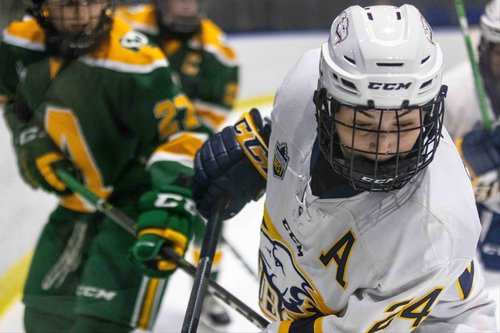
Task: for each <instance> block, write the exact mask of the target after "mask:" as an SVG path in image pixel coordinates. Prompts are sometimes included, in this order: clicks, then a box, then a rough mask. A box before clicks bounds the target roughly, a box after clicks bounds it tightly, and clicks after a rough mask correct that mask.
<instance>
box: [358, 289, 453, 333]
mask: <svg viewBox="0 0 500 333" xmlns="http://www.w3.org/2000/svg"><path fill="white" fill-rule="evenodd" d="M443 289H444V288H441V287H439V288H436V289H434V290H432V291H431V292H430V293H428V294H427V295H425V296H424V297H422V298H420V299H418V300H416V301H414V302H412V303H410V301H408V300H407V301H403V302H399V303H396V304H393V305H391V306H389V307H388V308H387V309H386V310H385V312H386V313H390V314H389V316H387V317H386V318H384V319H382V320H380V321H377V322H376V323H375V324H373V325H372V326H371V328H370V329H369V330H368V331H367V333H374V332H379V331H382V330H384V329H385V328H387V327H388V326H389V325H390V324H391V323H392V321H393V320H394V318H396V316H398V317H400V318H403V319H409V320H413V323H412V324H411V328H412V329H415V328H417V327H418V326H419V325H420V324H421V323H422V321H424V319H425V318H427V316H429V313H431V308H432V305H433V304H434V302H436V300H437V298H438V296H439V294H441V292H442V291H443ZM408 303H409V304H408ZM399 308H401V309H400V310H398V309H399ZM396 310H398V311H396Z"/></svg>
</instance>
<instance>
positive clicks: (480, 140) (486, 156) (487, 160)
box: [456, 126, 500, 177]
mask: <svg viewBox="0 0 500 333" xmlns="http://www.w3.org/2000/svg"><path fill="white" fill-rule="evenodd" d="M456 144H457V146H458V148H459V149H460V151H461V153H462V158H463V159H464V160H465V163H466V164H467V166H468V167H469V171H471V172H472V173H473V175H472V176H473V177H478V176H481V175H483V174H485V173H487V172H490V171H492V170H495V171H496V170H498V169H499V168H500V126H496V127H494V128H493V129H492V130H491V131H488V130H485V129H476V130H472V131H470V132H469V133H467V134H466V135H465V136H464V137H463V138H460V139H457V140H456Z"/></svg>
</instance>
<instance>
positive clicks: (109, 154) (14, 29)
mask: <svg viewBox="0 0 500 333" xmlns="http://www.w3.org/2000/svg"><path fill="white" fill-rule="evenodd" d="M29 12H30V13H31V15H32V17H31V18H25V19H24V20H23V21H20V22H17V21H16V22H13V23H11V24H10V25H9V26H8V27H7V28H6V30H5V31H4V34H3V40H2V44H1V46H0V59H1V61H0V64H1V67H0V70H1V72H0V77H2V79H4V78H5V77H4V75H6V76H7V77H8V78H10V79H12V80H13V81H12V82H11V81H8V82H6V81H2V82H4V83H3V85H2V88H3V89H4V90H2V91H3V92H6V93H5V94H4V96H7V98H6V99H5V101H7V102H8V104H7V106H6V108H5V114H4V116H5V119H6V121H7V124H8V126H9V128H10V130H11V132H12V137H13V144H14V148H15V152H16V155H17V160H18V166H19V171H20V173H21V175H22V177H23V179H24V180H25V181H26V182H27V183H28V184H29V185H30V186H32V187H33V188H35V189H38V188H42V189H44V190H46V191H48V192H51V193H55V194H57V195H58V196H59V198H60V202H59V205H58V206H57V207H56V209H55V210H54V211H53V212H52V213H51V215H50V217H49V219H48V222H47V224H46V225H45V226H44V229H43V231H42V234H41V235H40V238H39V241H38V243H37V246H36V249H35V253H34V257H33V260H32V264H31V266H30V271H29V275H28V278H27V281H26V285H25V289H24V297H23V301H24V304H25V316H24V324H25V329H26V332H28V333H31V332H71V333H76V332H78V333H97V332H100V333H101V332H102V333H104V332H113V333H120V332H123V333H125V332H131V331H132V330H134V329H136V328H139V329H145V330H147V329H151V328H152V326H153V324H154V322H155V320H156V315H157V311H158V309H159V307H160V304H161V299H162V296H163V293H164V291H165V287H166V285H167V282H168V278H169V277H170V275H171V274H172V272H173V271H174V270H175V268H176V265H175V264H174V263H172V262H169V261H166V260H163V259H162V258H160V257H159V256H158V253H159V251H160V249H161V247H162V246H168V247H171V248H172V249H173V250H174V251H176V252H177V253H178V254H179V255H181V256H182V255H184V252H185V250H186V247H187V244H188V243H189V240H190V237H191V235H192V229H193V224H194V220H195V219H197V215H196V212H195V210H194V203H193V201H192V200H191V199H190V197H191V191H190V183H191V175H192V168H191V164H192V158H193V155H194V152H195V151H196V149H197V148H198V147H199V146H200V145H201V143H202V142H203V140H205V139H206V137H207V136H206V134H204V133H195V132H193V131H195V130H199V129H201V128H202V126H201V122H200V121H199V120H198V119H197V117H196V114H195V112H194V109H193V107H192V105H191V103H190V101H189V100H188V98H187V97H186V96H185V95H184V94H183V93H182V91H181V89H180V88H179V87H178V86H177V85H176V84H174V82H173V81H172V79H171V72H170V68H169V67H168V63H167V61H166V59H165V56H164V54H163V53H162V51H161V50H160V49H159V48H158V47H156V46H153V45H150V44H148V40H147V38H146V37H145V36H144V35H141V34H138V33H136V32H134V31H133V30H132V28H131V27H130V26H128V25H127V24H126V23H124V22H123V21H121V20H119V19H115V18H114V5H113V2H112V1H111V0H92V1H79V0H75V1H68V0H33V1H32V2H31V3H30V6H29ZM13 68H16V70H17V73H13V72H12V71H11V70H12V69H13ZM16 75H18V76H16ZM18 79H19V80H18ZM17 81H19V82H20V85H19V88H18V89H17V93H16V94H15V95H14V94H13V92H12V90H13V89H14V86H13V83H15V82H17ZM5 82H6V83H5ZM59 169H62V170H66V171H67V172H70V173H72V174H73V175H74V176H76V177H79V178H80V179H81V181H82V182H83V183H84V184H85V185H86V186H87V187H88V188H89V189H90V190H91V191H94V192H95V193H97V194H98V195H100V196H101V197H103V198H107V200H109V202H111V203H112V204H113V205H114V206H116V207H119V208H120V209H122V210H123V211H125V212H126V213H127V214H128V215H129V216H131V217H132V218H135V219H136V220H137V224H136V230H137V237H134V236H133V235H130V234H128V233H127V232H126V231H124V230H123V229H122V228H121V227H119V226H118V225H116V224H115V223H114V222H112V221H111V220H110V219H108V218H106V217H105V216H103V215H102V214H100V213H96V212H94V209H93V208H92V207H90V206H89V205H88V204H87V203H86V202H85V201H83V200H82V199H81V198H80V197H79V196H78V195H76V194H74V193H72V192H71V191H70V190H69V189H68V188H67V187H66V185H65V184H64V182H62V181H61V180H60V179H59V178H58V176H57V175H56V170H59ZM27 204H28V203H27ZM28 207H29V206H28Z"/></svg>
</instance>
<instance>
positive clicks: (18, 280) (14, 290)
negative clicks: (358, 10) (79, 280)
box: [0, 95, 274, 319]
mask: <svg viewBox="0 0 500 333" xmlns="http://www.w3.org/2000/svg"><path fill="white" fill-rule="evenodd" d="M273 100H274V96H273V95H268V96H261V97H257V98H252V99H245V100H241V101H236V103H235V107H234V109H242V108H244V109H250V108H251V107H255V106H260V105H265V104H270V103H272V102H273ZM32 256H33V251H31V252H30V253H28V254H26V255H24V256H23V257H22V258H21V259H20V260H19V261H18V262H17V263H16V264H14V265H13V266H12V267H11V268H10V269H8V270H7V271H6V272H5V273H4V274H1V275H0V295H2V297H0V319H1V318H2V317H3V316H4V315H5V313H6V312H7V310H8V309H9V308H10V307H11V305H12V304H13V303H14V301H15V300H16V299H18V298H19V297H21V293H22V290H23V287H24V281H25V280H26V276H27V274H28V267H29V264H30V263H31V258H32ZM5 286H7V287H5Z"/></svg>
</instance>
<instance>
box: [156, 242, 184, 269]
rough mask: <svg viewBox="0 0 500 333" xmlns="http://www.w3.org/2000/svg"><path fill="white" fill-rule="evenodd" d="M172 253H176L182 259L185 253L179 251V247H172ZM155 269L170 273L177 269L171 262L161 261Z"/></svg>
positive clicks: (182, 250) (181, 250)
mask: <svg viewBox="0 0 500 333" xmlns="http://www.w3.org/2000/svg"><path fill="white" fill-rule="evenodd" d="M174 252H175V253H177V254H178V255H179V256H180V257H182V256H183V255H184V252H185V251H184V249H181V248H180V247H177V246H174ZM156 268H157V269H158V270H159V271H163V272H165V271H172V270H174V269H176V268H177V264H176V263H174V262H172V261H168V260H161V261H158V264H157V265H156Z"/></svg>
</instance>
